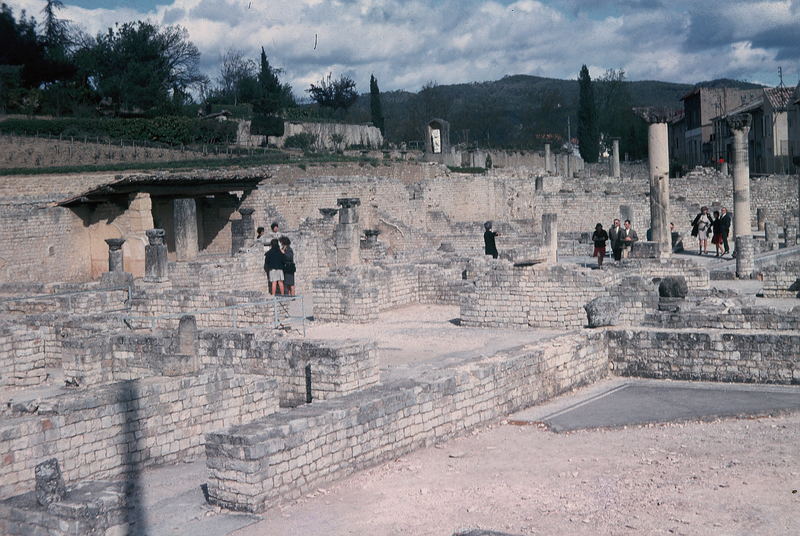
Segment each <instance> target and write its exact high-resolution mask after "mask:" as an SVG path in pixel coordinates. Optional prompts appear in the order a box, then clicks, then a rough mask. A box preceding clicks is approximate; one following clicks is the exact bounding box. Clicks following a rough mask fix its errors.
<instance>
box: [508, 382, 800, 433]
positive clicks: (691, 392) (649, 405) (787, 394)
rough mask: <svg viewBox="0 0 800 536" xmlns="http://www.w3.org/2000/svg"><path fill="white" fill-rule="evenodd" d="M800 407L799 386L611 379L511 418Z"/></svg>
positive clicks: (613, 423)
mask: <svg viewBox="0 0 800 536" xmlns="http://www.w3.org/2000/svg"><path fill="white" fill-rule="evenodd" d="M787 411H800V386H782V385H755V384H731V383H711V382H684V381H669V380H646V379H620V378H617V379H612V380H605V381H602V382H599V383H597V384H594V385H592V386H591V387H589V388H586V389H583V390H580V391H578V392H577V393H575V394H572V395H570V396H567V397H560V398H558V399H556V400H554V401H551V402H549V403H547V404H543V405H541V406H536V407H533V408H529V409H527V410H524V411H521V412H519V413H515V414H514V415H511V416H510V417H509V422H513V423H519V424H534V423H544V424H546V425H547V426H548V427H549V428H550V429H551V430H553V431H554V432H566V431H573V430H581V429H591V428H616V427H622V426H629V425H641V424H649V423H665V422H682V421H696V420H713V419H717V418H721V417H740V416H767V415H777V414H780V413H783V412H787Z"/></svg>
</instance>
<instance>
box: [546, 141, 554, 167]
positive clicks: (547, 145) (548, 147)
mask: <svg viewBox="0 0 800 536" xmlns="http://www.w3.org/2000/svg"><path fill="white" fill-rule="evenodd" d="M551 158H552V156H551V154H550V144H549V143H545V144H544V171H545V172H546V173H549V172H551V171H553V163H552V161H551Z"/></svg>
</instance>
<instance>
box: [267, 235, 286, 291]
mask: <svg viewBox="0 0 800 536" xmlns="http://www.w3.org/2000/svg"><path fill="white" fill-rule="evenodd" d="M285 265H286V255H284V254H283V252H281V248H280V245H279V244H278V239H277V238H273V239H272V241H271V242H270V244H269V251H267V253H266V255H264V270H266V271H267V275H268V276H269V281H270V294H272V295H273V296H277V294H278V292H279V291H280V293H281V294H283V268H284V266H285Z"/></svg>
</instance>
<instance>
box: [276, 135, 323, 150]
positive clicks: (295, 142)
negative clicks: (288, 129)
mask: <svg viewBox="0 0 800 536" xmlns="http://www.w3.org/2000/svg"><path fill="white" fill-rule="evenodd" d="M316 141H317V137H316V136H315V135H314V134H309V133H308V132H301V133H300V134H293V135H292V136H289V137H288V138H286V141H285V142H284V144H283V145H284V147H287V148H289V149H302V150H303V151H307V150H309V149H310V148H311V147H312V146H313V145H314V143H316Z"/></svg>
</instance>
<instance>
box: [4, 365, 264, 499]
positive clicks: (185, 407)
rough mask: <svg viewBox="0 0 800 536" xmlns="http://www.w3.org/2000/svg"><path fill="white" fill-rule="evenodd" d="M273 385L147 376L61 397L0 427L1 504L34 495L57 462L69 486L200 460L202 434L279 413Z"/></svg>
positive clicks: (223, 374)
mask: <svg viewBox="0 0 800 536" xmlns="http://www.w3.org/2000/svg"><path fill="white" fill-rule="evenodd" d="M275 391H276V385H275V382H274V381H271V380H267V379H265V378H263V377H261V376H254V375H246V374H236V373H234V372H232V371H223V370H220V371H213V372H203V373H201V374H198V375H196V376H187V377H182V378H166V377H152V378H144V379H139V380H132V381H127V382H120V383H114V384H111V385H107V386H103V387H97V388H94V389H91V390H89V391H82V390H80V391H72V392H65V393H64V394H62V395H59V396H55V397H50V398H44V399H40V400H35V401H34V403H29V404H27V405H26V406H25V407H20V408H17V410H18V411H17V413H16V414H15V415H14V416H8V417H6V418H4V419H3V420H2V422H1V423H0V452H2V453H3V454H2V457H3V458H2V460H3V463H2V464H0V497H2V498H5V497H10V496H12V495H16V494H19V493H22V492H25V491H28V490H30V489H32V487H33V482H34V480H33V468H34V466H35V465H36V464H37V463H39V462H40V461H42V460H43V459H45V458H49V457H53V456H56V457H57V458H58V459H59V462H60V463H61V469H62V472H63V474H64V479H65V480H66V481H67V483H68V484H71V483H75V482H78V481H80V480H86V479H104V478H113V477H115V476H118V475H120V474H122V473H124V472H126V471H130V470H134V469H140V468H142V467H146V466H150V465H156V464H162V463H175V462H178V461H181V460H186V459H193V458H197V457H198V456H201V455H202V452H203V441H204V438H203V434H204V433H206V432H209V431H211V430H217V429H219V428H221V427H226V426H230V425H233V424H237V423H243V422H247V421H249V420H251V419H256V418H258V417H263V416H265V415H269V414H271V413H273V412H274V411H276V410H277V408H278V399H277V396H275V394H274V393H275Z"/></svg>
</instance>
